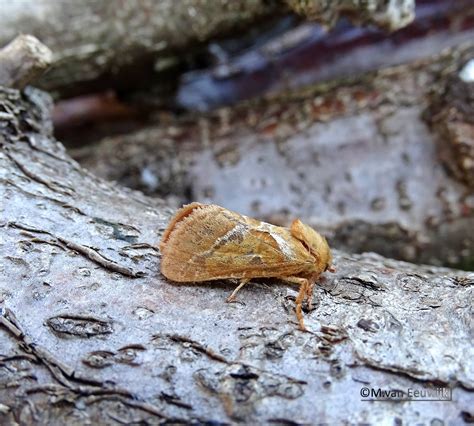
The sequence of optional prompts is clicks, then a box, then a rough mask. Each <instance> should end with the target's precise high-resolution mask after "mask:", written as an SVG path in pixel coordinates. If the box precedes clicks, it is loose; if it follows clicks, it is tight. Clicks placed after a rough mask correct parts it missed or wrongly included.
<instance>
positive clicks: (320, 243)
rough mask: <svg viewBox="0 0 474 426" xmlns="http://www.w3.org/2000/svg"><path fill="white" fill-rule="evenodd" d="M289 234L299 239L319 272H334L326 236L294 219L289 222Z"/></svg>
mask: <svg viewBox="0 0 474 426" xmlns="http://www.w3.org/2000/svg"><path fill="white" fill-rule="evenodd" d="M290 230H291V235H293V237H295V238H296V239H298V240H300V241H301V242H302V243H303V244H304V245H305V246H306V247H307V248H308V249H309V251H310V253H311V254H312V255H313V257H314V258H315V260H316V264H317V269H318V271H319V272H324V271H330V272H334V268H333V266H332V254H331V249H330V248H329V245H328V242H327V241H326V238H324V237H323V236H322V235H320V234H318V233H317V232H316V231H315V230H314V229H313V228H311V227H310V226H308V225H305V224H304V223H303V222H301V220H299V219H296V220H294V221H293V223H292V224H291V228H290Z"/></svg>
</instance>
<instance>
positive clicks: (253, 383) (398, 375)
mask: <svg viewBox="0 0 474 426" xmlns="http://www.w3.org/2000/svg"><path fill="white" fill-rule="evenodd" d="M0 107H1V109H2V114H0V200H1V204H0V212H1V220H0V242H1V243H0V268H1V269H0V280H1V281H0V348H1V349H0V423H1V424H5V425H10V424H48V425H55V424H58V425H59V424H65V423H67V424H97V423H106V424H116V423H151V424H157V423H167V424H183V423H195V424H197V423H200V424H202V423H207V424H235V423H238V422H246V423H253V424H263V423H272V424H315V423H330V424H334V423H341V422H351V423H373V424H376V423H379V422H380V421H381V420H382V419H387V420H388V421H393V422H394V423H399V422H400V421H402V422H406V423H423V424H439V423H440V421H445V422H446V423H451V424H455V423H460V422H462V421H463V420H464V421H469V420H472V418H473V415H474V413H473V412H472V407H473V394H472V391H473V389H474V376H473V365H472V360H473V356H472V323H471V320H472V317H471V314H472V312H471V309H472V300H473V299H472V290H473V284H474V276H473V274H468V273H464V272H461V271H455V270H449V269H444V268H437V267H425V266H416V265H412V264H408V263H403V262H397V261H394V260H388V259H385V258H382V257H380V256H377V255H374V254H364V255H348V254H344V253H342V252H338V251H336V252H335V265H336V267H337V273H336V274H334V275H331V274H326V275H325V276H324V277H323V278H322V279H321V280H320V282H319V283H318V286H316V289H315V294H314V300H313V302H314V309H313V310H312V311H308V309H306V313H305V321H306V325H307V326H308V328H309V330H310V332H309V333H303V332H301V331H299V330H298V329H297V324H296V321H295V315H294V299H295V295H296V289H294V288H288V287H287V286H285V285H283V283H280V282H278V281H277V280H262V281H260V282H258V283H252V285H250V286H247V287H246V288H245V289H243V290H242V291H241V293H240V303H234V304H226V303H224V300H225V297H226V296H227V295H228V294H229V292H230V291H231V290H232V289H233V284H232V283H230V282H226V281H222V282H215V283H203V284H194V285H193V284H190V285H174V284H172V283H170V282H167V281H166V280H165V279H164V278H163V277H162V276H161V275H160V272H159V263H160V262H159V253H158V251H157V248H156V247H157V245H158V242H159V240H160V235H161V233H162V231H163V229H164V227H165V226H166V223H167V221H168V219H169V217H170V215H171V213H172V209H170V208H169V207H167V206H166V204H164V203H163V202H162V201H160V200H158V199H152V198H148V197H146V196H144V195H142V194H141V193H138V192H135V191H131V190H128V189H125V188H121V187H119V186H117V185H115V184H113V183H109V182H106V181H103V180H101V179H99V178H97V177H95V176H93V175H92V174H90V173H89V172H87V171H85V170H83V169H82V168H81V167H80V166H79V165H78V164H77V163H76V162H74V161H72V160H71V159H70V158H69V157H68V155H67V154H66V153H65V150H64V147H63V146H62V145H61V144H60V143H59V142H57V141H55V140H54V138H53V137H52V136H51V125H50V119H49V108H50V100H49V98H48V97H47V96H46V95H45V94H43V93H41V92H38V91H36V90H32V89H27V90H26V91H25V92H23V93H20V92H18V91H16V90H12V89H5V88H2V89H0ZM436 386H448V387H450V388H451V389H452V392H453V394H452V401H450V402H412V401H404V402H399V403H393V402H392V403H391V402H363V401H361V396H360V392H361V388H363V387H373V388H381V389H384V390H393V389H396V390H407V389H408V388H414V389H428V388H432V387H436Z"/></svg>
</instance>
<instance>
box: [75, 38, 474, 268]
mask: <svg viewBox="0 0 474 426" xmlns="http://www.w3.org/2000/svg"><path fill="white" fill-rule="evenodd" d="M473 56H474V51H473V48H472V45H465V46H463V47H458V48H456V49H453V50H451V51H447V52H445V53H444V54H442V55H441V56H439V57H435V58H431V59H429V60H424V61H419V62H417V63H414V64H411V65H406V66H399V67H396V68H391V69H386V70H383V71H379V72H377V73H373V74H367V75H364V76H362V77H359V78H355V79H353V80H349V81H348V80H346V81H344V80H338V81H332V82H330V83H326V84H322V85H318V86H316V87H313V88H311V89H308V90H306V91H305V92H304V93H301V92H300V93H291V94H289V95H287V96H283V97H281V98H271V99H269V100H268V101H265V102H254V103H250V105H244V106H241V107H238V108H235V109H221V110H219V111H217V112H216V113H212V114H207V115H199V116H197V117H187V118H185V119H179V120H175V121H173V120H172V121H171V122H170V121H169V120H168V121H165V120H164V124H162V125H159V126H156V127H152V128H150V129H146V130H142V131H140V132H137V133H133V134H131V135H127V136H120V137H111V138H107V139H106V140H104V141H103V142H102V143H101V144H99V145H97V146H93V147H86V148H83V149H82V150H80V151H76V153H75V155H76V158H77V159H78V160H79V161H80V162H81V163H82V164H83V165H84V166H86V167H87V168H89V169H90V170H92V171H93V172H94V173H95V174H97V175H99V176H102V177H104V178H107V179H110V180H117V181H119V182H120V183H122V184H124V185H127V186H130V187H133V188H136V189H141V190H144V191H146V192H148V193H152V194H153V193H154V194H159V195H161V196H168V195H170V194H173V195H178V196H180V197H181V200H186V199H188V198H191V199H192V200H198V201H202V202H215V203H217V204H220V205H223V206H226V207H228V208H230V209H234V210H237V211H239V212H241V213H244V214H249V215H252V216H257V217H260V218H263V219H269V220H271V221H273V222H278V223H282V224H287V223H288V222H289V221H290V220H291V219H292V218H294V217H301V218H302V219H304V220H306V221H307V222H309V223H310V224H312V225H314V226H315V227H316V228H317V229H321V230H323V231H324V232H325V233H326V234H327V235H329V236H330V240H331V242H332V243H333V244H335V245H336V246H337V247H340V248H344V249H347V250H349V251H358V252H361V251H376V252H379V253H382V254H384V255H386V256H389V257H396V258H399V259H404V260H409V261H418V262H424V263H432V264H445V265H453V266H460V267H462V268H466V269H473V265H474V252H473V250H474V234H473V232H472V229H473V228H474V194H473V187H472V184H469V182H472V179H473V178H472V170H473V168H472V167H473V166H472V165H473V164H474V161H473V156H472V141H473V138H472V124H469V123H470V122H472V117H473V116H474V114H473V111H472V105H473V101H472V85H473V83H472V82H469V81H462V79H461V78H460V75H462V70H463V69H464V68H465V67H466V64H468V63H469V61H470V59H471V58H472V57H473ZM435 88H437V89H436V90H434V89H435ZM455 111H457V112H456V113H455ZM454 115H456V117H457V121H456V120H451V119H450V117H451V118H452V117H453V116H454ZM440 117H441V118H442V119H440ZM443 117H444V118H443ZM448 131H449V132H451V133H448V135H447V136H446V132H448ZM443 152H444V153H445V154H446V153H449V154H450V155H449V158H448V156H446V155H442V153H443ZM440 158H445V159H444V160H442V161H440ZM450 170H453V172H450Z"/></svg>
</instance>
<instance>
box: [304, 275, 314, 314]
mask: <svg viewBox="0 0 474 426" xmlns="http://www.w3.org/2000/svg"><path fill="white" fill-rule="evenodd" d="M313 288H314V281H308V288H307V289H306V300H307V301H308V309H309V310H310V311H311V310H312V309H313Z"/></svg>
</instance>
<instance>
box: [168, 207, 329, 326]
mask: <svg viewBox="0 0 474 426" xmlns="http://www.w3.org/2000/svg"><path fill="white" fill-rule="evenodd" d="M160 252H161V273H162V274H163V275H164V276H165V277H166V278H168V279H169V280H171V281H176V282H202V281H210V280H222V279H238V280H239V281H240V284H239V285H238V286H237V288H236V289H235V290H234V291H233V293H232V294H231V295H230V296H229V297H228V298H227V301H228V302H231V301H234V300H235V298H236V295H237V293H238V291H239V290H240V289H241V288H242V287H243V286H244V285H245V284H247V283H248V282H249V281H250V280H251V279H253V278H278V279H282V280H284V281H287V282H290V283H294V284H297V285H299V286H300V289H299V293H298V296H297V298H296V317H297V319H298V323H299V327H300V329H301V330H305V325H304V320H303V314H302V303H303V301H304V300H305V298H306V299H308V302H309V303H310V301H311V296H312V294H313V286H314V283H315V281H316V280H317V279H318V277H319V276H320V274H321V273H323V272H324V271H327V270H329V271H333V269H332V255H331V250H330V249H329V245H328V243H327V241H326V239H325V238H324V237H322V236H321V235H319V234H318V233H317V232H316V231H315V230H314V229H312V228H311V227H309V226H308V225H305V224H304V223H302V222H301V221H300V220H299V219H296V220H294V221H293V223H292V224H291V227H290V228H283V227H280V226H275V225H271V224H269V223H265V222H260V221H258V220H255V219H252V218H250V217H247V216H243V215H241V214H238V213H235V212H232V211H230V210H227V209H225V208H223V207H220V206H217V205H212V204H200V203H192V204H188V205H185V206H183V207H182V208H181V209H179V210H178V211H177V213H176V214H175V216H174V217H173V218H172V219H171V221H170V223H169V224H168V227H167V228H166V230H165V232H164V234H163V237H162V239H161V243H160Z"/></svg>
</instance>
